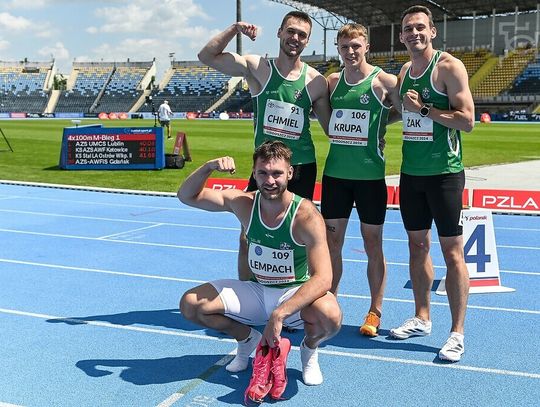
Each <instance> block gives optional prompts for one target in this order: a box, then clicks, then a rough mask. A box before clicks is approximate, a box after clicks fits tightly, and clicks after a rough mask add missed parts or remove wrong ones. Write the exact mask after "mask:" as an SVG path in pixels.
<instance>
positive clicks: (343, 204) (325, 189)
mask: <svg viewBox="0 0 540 407" xmlns="http://www.w3.org/2000/svg"><path fill="white" fill-rule="evenodd" d="M387 199H388V191H387V189H386V181H385V180H384V178H383V179H378V180H351V179H343V178H334V177H329V176H327V175H323V179H322V198H321V213H322V215H323V218H324V219H348V218H349V216H350V215H351V211H352V207H353V204H355V205H356V212H357V213H358V217H359V218H360V221H361V222H362V223H366V224H368V225H382V224H383V223H384V218H385V216H386V202H387Z"/></svg>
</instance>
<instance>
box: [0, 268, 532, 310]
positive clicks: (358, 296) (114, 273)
mask: <svg viewBox="0 0 540 407" xmlns="http://www.w3.org/2000/svg"><path fill="white" fill-rule="evenodd" d="M0 263H9V264H20V265H25V266H35V267H44V268H50V269H61V270H75V271H82V272H88V273H100V274H111V275H118V276H124V277H139V278H148V279H155V280H167V281H177V282H180V283H193V284H203V283H206V282H207V281H206V280H195V279H189V278H178V277H166V276H156V275H152V274H139V273H127V272H121V271H111V270H101V269H93V268H86V267H73V266H63V265H58V264H48V263H36V262H30V261H21V260H10V259H0ZM338 297H343V298H353V299H362V300H371V297H370V296H368V295H356V294H338ZM384 301H389V302H403V303H409V304H413V303H414V300H409V299H402V298H391V297H386V298H385V299H384ZM431 304H432V305H435V306H442V307H448V303H445V302H432V303H431ZM467 308H469V309H481V310H488V311H504V312H517V313H523V314H533V315H540V311H537V310H528V309H520V308H501V307H487V306H480V305H467Z"/></svg>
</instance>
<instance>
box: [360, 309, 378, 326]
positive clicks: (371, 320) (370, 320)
mask: <svg viewBox="0 0 540 407" xmlns="http://www.w3.org/2000/svg"><path fill="white" fill-rule="evenodd" d="M379 321H380V318H379V317H378V316H377V314H374V313H373V312H369V313H368V314H367V315H366V321H365V323H364V324H365V325H371V326H374V327H377V326H378V325H379Z"/></svg>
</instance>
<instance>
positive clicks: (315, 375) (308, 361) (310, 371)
mask: <svg viewBox="0 0 540 407" xmlns="http://www.w3.org/2000/svg"><path fill="white" fill-rule="evenodd" d="M305 339H306V338H304V340H302V344H301V345H300V359H301V360H302V379H304V383H305V384H306V385H308V386H317V385H319V384H321V383H322V382H323V376H322V372H321V368H320V367H319V354H318V353H317V348H315V349H311V348H308V347H307V346H306V343H305Z"/></svg>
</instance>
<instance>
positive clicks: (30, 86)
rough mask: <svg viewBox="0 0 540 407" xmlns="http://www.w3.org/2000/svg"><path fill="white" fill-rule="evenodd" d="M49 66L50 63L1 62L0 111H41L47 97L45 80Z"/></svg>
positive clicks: (49, 69) (50, 66) (45, 104)
mask: <svg viewBox="0 0 540 407" xmlns="http://www.w3.org/2000/svg"><path fill="white" fill-rule="evenodd" d="M51 68H52V64H51V63H49V64H43V63H24V62H21V63H1V65H0V86H1V92H0V95H1V103H0V112H28V113H43V112H44V110H45V107H46V106H47V100H48V97H49V95H48V91H47V90H46V80H47V77H48V73H49V72H50V71H51Z"/></svg>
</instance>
